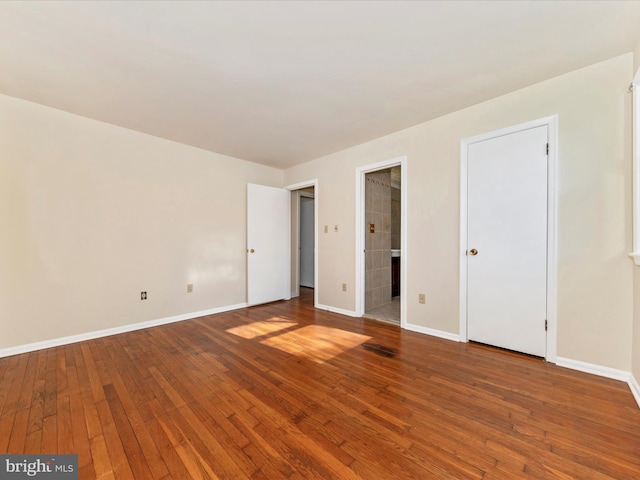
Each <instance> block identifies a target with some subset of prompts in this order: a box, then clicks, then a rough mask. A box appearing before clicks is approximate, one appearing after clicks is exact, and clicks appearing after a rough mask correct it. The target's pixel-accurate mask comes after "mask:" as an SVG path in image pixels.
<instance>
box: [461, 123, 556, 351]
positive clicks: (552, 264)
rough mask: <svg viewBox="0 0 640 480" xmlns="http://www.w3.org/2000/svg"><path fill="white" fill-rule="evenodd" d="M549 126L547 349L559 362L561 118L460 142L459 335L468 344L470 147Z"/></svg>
mask: <svg viewBox="0 0 640 480" xmlns="http://www.w3.org/2000/svg"><path fill="white" fill-rule="evenodd" d="M541 126H547V132H548V142H549V154H548V156H547V161H548V166H547V348H546V355H545V359H546V360H547V361H548V362H552V363H555V362H556V351H557V310H558V308H557V304H558V292H557V283H558V226H557V223H558V115H551V116H548V117H544V118H540V119H537V120H532V121H530V122H525V123H521V124H518V125H513V126H511V127H506V128H503V129H500V130H495V131H492V132H488V133H483V134H481V135H476V136H474V137H469V138H465V139H462V140H461V141H460V255H459V259H460V334H459V339H460V341H461V342H468V341H469V336H468V330H467V326H468V318H467V313H468V312H467V275H468V272H467V249H468V245H467V182H468V177H467V175H468V169H467V166H468V147H469V145H471V144H473V143H477V142H482V141H485V140H490V139H493V138H496V137H501V136H504V135H510V134H512V133H517V132H521V131H523V130H529V129H531V128H535V127H541Z"/></svg>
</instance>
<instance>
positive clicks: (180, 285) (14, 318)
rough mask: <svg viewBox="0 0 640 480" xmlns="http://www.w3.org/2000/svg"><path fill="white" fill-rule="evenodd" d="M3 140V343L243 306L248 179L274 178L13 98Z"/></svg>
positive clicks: (5, 100) (3, 100) (259, 169)
mask: <svg viewBox="0 0 640 480" xmlns="http://www.w3.org/2000/svg"><path fill="white" fill-rule="evenodd" d="M0 132H1V133H0V223H1V226H0V232H1V234H0V251H1V254H0V319H1V323H2V334H0V349H3V348H7V347H15V346H20V345H24V344H28V343H32V342H38V341H44V340H49V339H55V338H60V337H65V336H69V335H76V334H82V333H86V332H92V331H95V330H100V329H106V328H112V327H117V326H121V325H127V324H131V323H135V322H142V321H146V320H156V319H160V318H165V317H169V316H173V315H178V314H185V313H189V312H197V311H202V310H208V309H212V308H216V307H224V306H228V305H235V304H239V303H243V302H245V301H246V273H245V272H246V265H245V263H246V252H245V244H246V240H245V219H246V183H247V182H254V183H262V184H266V185H274V186H280V185H282V178H283V174H282V171H280V170H276V169H272V168H267V167H263V166H259V165H256V164H253V163H249V162H244V161H240V160H237V159H231V158H229V157H225V156H222V155H217V154H214V153H210V152H206V151H203V150H199V149H196V148H192V147H188V146H184V145H180V144H177V143H174V142H170V141H167V140H162V139H159V138H156V137H152V136H149V135H144V134H141V133H137V132H134V131H131V130H127V129H123V128H119V127H115V126H112V125H108V124H105V123H101V122H97V121H94V120H90V119H87V118H83V117H79V116H76V115H72V114H68V113H65V112H61V111H58V110H54V109H51V108H48V107H44V106H41V105H38V104H34V103H29V102H25V101H23V100H19V99H15V98H11V97H7V96H0ZM187 283H193V284H194V292H193V293H191V294H187V293H186V284H187ZM143 290H146V291H147V292H148V294H149V299H148V300H146V301H141V300H140V292H141V291H143ZM9 325H10V328H8V326H9Z"/></svg>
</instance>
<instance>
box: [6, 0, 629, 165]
mask: <svg viewBox="0 0 640 480" xmlns="http://www.w3.org/2000/svg"><path fill="white" fill-rule="evenodd" d="M639 39H640V2H637V1H632V2H615V1H605V2H596V1H587V2H569V1H564V2H562V1H551V2H546V1H519V2H515V1H513V2H508V1H492V2H481V1H475V2H464V1H453V2H452V1H446V2H439V1H424V2H416V1H412V2H400V1H377V2H371V1H369V2H365V1H359V2H351V1H342V2H338V1H324V2H322V1H299V2H292V1H285V2H275V1H273V2H272V1H257V2H248V1H244V2H238V1H233V2H220V1H219V2H186V1H174V2H172V1H158V2H153V1H140V2H136V1H128V2H113V1H99V2H88V1H85V2H57V1H45V2H10V1H4V2H0V93H5V94H8V95H12V96H15V97H20V98H24V99H27V100H31V101H34V102H38V103H41V104H44V105H49V106H52V107H55V108H59V109H62V110H66V111H69V112H73V113H77V114H80V115H84V116H86V117H90V118H95V119H98V120H102V121H105V122H109V123H113V124H116V125H121V126H124V127H128V128H131V129H134V130H139V131H141V132H146V133H149V134H153V135H157V136H160V137H164V138H168V139H171V140H175V141H178V142H182V143H185V144H189V145H194V146H197V147H200V148H203V149H206V150H211V151H214V152H218V153H223V154H227V155H231V156H234V157H238V158H243V159H245V160H250V161H254V162H259V163H263V164H266V165H272V166H275V167H281V168H282V167H288V166H291V165H295V164H298V163H302V162H305V161H307V160H310V159H313V158H317V157H319V156H322V155H325V154H328V153H332V152H335V151H338V150H341V149H344V148H346V147H349V146H352V145H356V144H358V143H362V142H365V141H367V140H371V139H373V138H377V137H380V136H382V135H385V134H388V133H391V132H394V131H397V130H400V129H403V128H406V127H409V126H412V125H415V124H418V123H421V122H424V121H427V120H429V119H432V118H435V117H438V116H440V115H443V114H446V113H448V112H452V111H455V110H458V109H460V108H463V107H465V106H469V105H472V104H475V103H478V102H481V101H483V100H486V99H489V98H492V97H495V96H497V95H501V94H504V93H507V92H510V91H513V90H516V89H518V88H522V87H524V86H527V85H531V84H533V83H536V82H539V81H541V80H545V79H547V78H551V77H553V76H556V75H559V74H562V73H565V72H569V71H571V70H575V69H576V68H580V67H583V66H586V65H590V64H592V63H596V62H598V61H601V60H605V59H607V58H610V57H613V56H616V55H619V54H622V53H626V52H629V51H632V50H633V48H634V46H635V44H636V41H637V40H639ZM629 80H631V79H629Z"/></svg>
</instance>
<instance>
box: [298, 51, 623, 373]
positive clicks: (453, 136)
mask: <svg viewBox="0 0 640 480" xmlns="http://www.w3.org/2000/svg"><path fill="white" fill-rule="evenodd" d="M632 70H633V54H627V55H624V56H620V57H617V58H613V59H611V60H608V61H606V62H602V63H599V64H596V65H592V66H590V67H587V68H584V69H581V70H578V71H575V72H572V73H569V74H566V75H563V76H561V77H558V78H554V79H551V80H549V81H546V82H543V83H540V84H537V85H534V86H532V87H528V88H525V89H522V90H519V91H516V92H513V93H511V94H508V95H504V96H502V97H499V98H496V99H493V100H490V101H487V102H484V103H481V104H478V105H475V106H473V107H470V108H467V109H464V110H461V111H458V112H455V113H452V114H450V115H446V116H444V117H441V118H438V119H435V120H433V121H430V122H427V123H423V124H421V125H418V126H415V127H412V128H410V129H407V130H403V131H400V132H397V133H394V134H392V135H388V136H385V137H382V138H379V139H377V140H374V141H371V142H368V143H365V144H362V145H359V146H356V147H353V148H350V149H347V150H344V151H341V152H337V153H335V154H332V155H328V156H326V157H323V158H319V159H316V160H314V161H311V162H308V163H306V164H304V165H300V166H297V167H294V168H290V169H288V170H287V171H286V172H285V183H294V182H298V181H304V180H306V179H310V178H318V181H319V189H320V195H319V196H320V198H321V199H322V200H321V201H320V203H319V218H318V223H319V225H320V228H321V230H320V232H321V233H320V234H319V239H318V242H319V252H320V253H319V255H320V259H319V270H320V271H319V284H320V298H319V300H318V301H319V303H320V304H324V305H329V306H332V307H336V308H341V309H346V310H352V311H353V310H355V292H354V282H355V274H356V272H355V268H354V265H355V248H354V242H355V225H354V219H355V183H356V182H355V169H356V168H357V167H359V166H362V165H368V164H372V163H375V162H379V161H383V160H388V159H391V158H395V157H399V156H403V155H406V156H407V158H408V160H407V178H408V182H407V185H406V186H405V185H403V189H404V188H406V189H407V195H408V197H407V203H408V205H407V208H408V222H407V223H408V225H407V237H408V238H407V242H408V245H407V251H406V252H403V255H405V256H406V257H407V264H408V271H407V275H408V282H407V293H408V298H407V301H408V309H407V314H408V321H409V322H410V323H412V324H416V325H419V326H423V327H427V328H431V329H437V330H441V331H444V332H449V333H458V330H459V324H458V323H459V317H458V312H459V308H458V291H459V288H458V277H459V254H458V248H459V218H460V215H459V210H460V204H459V203H460V202H459V195H460V192H459V175H460V151H459V150H460V145H459V142H460V140H461V139H463V138H466V137H470V136H473V135H477V134H480V133H484V132H489V131H492V130H496V129H500V128H504V127H507V126H510V125H514V124H518V123H522V122H526V121H529V120H533V119H537V118H541V117H545V116H548V115H553V114H558V115H559V148H560V153H559V195H558V198H559V212H558V214H559V235H558V237H559V245H558V256H559V259H558V260H559V271H558V349H557V354H558V356H561V357H566V358H570V359H573V360H580V361H584V362H590V363H594V364H598V365H603V366H607V367H611V368H617V369H623V370H627V371H628V370H629V369H630V366H631V341H630V338H631V333H632V317H633V291H632V287H633V279H632V276H633V270H632V265H631V263H632V262H631V261H630V260H629V258H628V257H627V253H628V252H629V251H630V248H631V211H630V205H631V203H630V202H631V141H630V121H631V118H630V102H629V95H628V93H627V87H628V85H629V79H630V78H631V76H632ZM334 224H339V225H340V230H339V232H333V231H332V230H330V231H329V233H322V232H323V230H322V225H334ZM342 282H346V283H347V284H348V286H349V288H348V291H347V292H342V291H341V290H340V286H341V284H342ZM418 293H425V294H426V300H427V301H426V304H424V305H420V304H418V301H417V300H418Z"/></svg>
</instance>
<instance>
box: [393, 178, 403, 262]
mask: <svg viewBox="0 0 640 480" xmlns="http://www.w3.org/2000/svg"><path fill="white" fill-rule="evenodd" d="M400 215H401V214H400V189H399V188H395V187H391V248H393V249H394V250H395V249H398V250H399V249H400V218H401V216H400Z"/></svg>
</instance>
